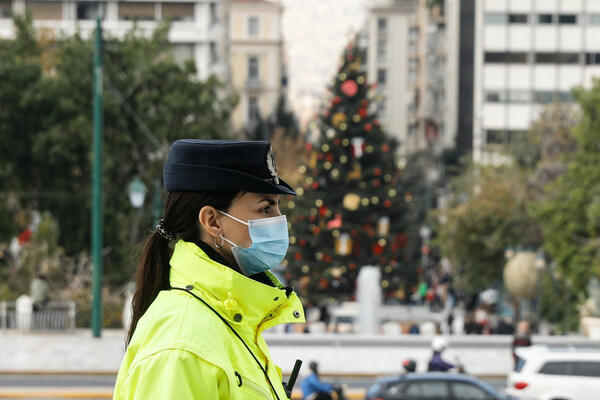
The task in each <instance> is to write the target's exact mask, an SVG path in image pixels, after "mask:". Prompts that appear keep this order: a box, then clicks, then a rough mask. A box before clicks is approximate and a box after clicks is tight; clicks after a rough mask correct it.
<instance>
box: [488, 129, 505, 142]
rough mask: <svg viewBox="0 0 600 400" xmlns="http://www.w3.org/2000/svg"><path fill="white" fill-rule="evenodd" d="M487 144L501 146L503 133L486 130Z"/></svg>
mask: <svg viewBox="0 0 600 400" xmlns="http://www.w3.org/2000/svg"><path fill="white" fill-rule="evenodd" d="M485 137H486V143H487V144H502V143H504V131H502V130H500V129H488V130H487V131H485Z"/></svg>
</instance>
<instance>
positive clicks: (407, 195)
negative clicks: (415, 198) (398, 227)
mask: <svg viewBox="0 0 600 400" xmlns="http://www.w3.org/2000/svg"><path fill="white" fill-rule="evenodd" d="M404 201H406V202H407V203H410V202H411V201H412V193H410V192H409V193H406V194H405V195H404Z"/></svg>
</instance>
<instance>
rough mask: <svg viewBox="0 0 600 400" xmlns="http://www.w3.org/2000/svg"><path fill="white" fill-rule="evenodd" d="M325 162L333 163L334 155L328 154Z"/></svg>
mask: <svg viewBox="0 0 600 400" xmlns="http://www.w3.org/2000/svg"><path fill="white" fill-rule="evenodd" d="M325 161H328V162H333V154H331V153H327V155H326V156H325Z"/></svg>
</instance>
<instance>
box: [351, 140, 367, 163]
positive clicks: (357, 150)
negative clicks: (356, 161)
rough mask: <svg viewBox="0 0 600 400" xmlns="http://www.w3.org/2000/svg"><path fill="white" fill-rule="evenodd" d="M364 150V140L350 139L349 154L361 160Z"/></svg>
mask: <svg viewBox="0 0 600 400" xmlns="http://www.w3.org/2000/svg"><path fill="white" fill-rule="evenodd" d="M364 150H365V139H363V138H361V137H354V138H352V148H351V153H352V155H353V156H354V157H356V158H361V157H362V155H363V152H364Z"/></svg>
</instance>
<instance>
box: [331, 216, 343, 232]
mask: <svg viewBox="0 0 600 400" xmlns="http://www.w3.org/2000/svg"><path fill="white" fill-rule="evenodd" d="M341 226H342V216H341V214H335V218H334V219H332V220H331V221H329V222H327V229H330V230H331V229H337V228H340V227H341Z"/></svg>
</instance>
